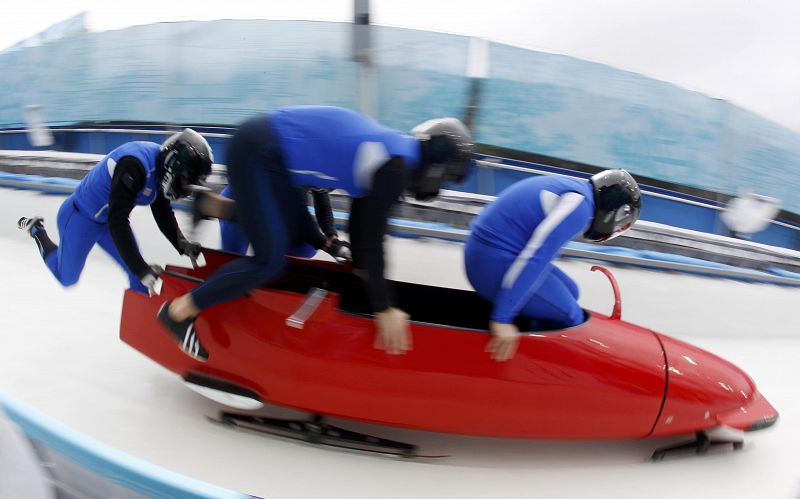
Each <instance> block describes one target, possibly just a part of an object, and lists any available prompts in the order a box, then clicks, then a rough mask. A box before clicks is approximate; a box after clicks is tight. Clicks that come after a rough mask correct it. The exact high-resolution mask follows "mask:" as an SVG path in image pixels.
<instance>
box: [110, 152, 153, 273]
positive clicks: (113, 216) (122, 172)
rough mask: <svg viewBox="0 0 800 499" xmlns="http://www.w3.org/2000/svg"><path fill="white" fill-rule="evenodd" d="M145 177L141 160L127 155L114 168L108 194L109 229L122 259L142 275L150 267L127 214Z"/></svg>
mask: <svg viewBox="0 0 800 499" xmlns="http://www.w3.org/2000/svg"><path fill="white" fill-rule="evenodd" d="M146 179H147V178H146V176H145V173H144V166H142V164H141V163H140V162H139V160H138V159H136V158H134V157H132V156H125V157H123V158H121V159H120V160H119V162H118V163H117V166H116V168H115V169H114V176H113V177H111V192H109V194H108V231H109V232H110V233H111V239H112V240H113V241H114V245H115V246H116V247H117V251H118V252H119V255H120V256H121V257H122V260H123V261H124V262H125V264H126V265H127V266H128V268H129V269H130V270H131V272H133V273H134V274H136V275H137V276H139V277H141V276H143V275H145V274H146V273H147V271H148V270H149V268H150V267H149V266H148V265H147V263H145V261H144V259H143V258H142V255H141V253H139V249H138V248H137V247H136V240H135V239H134V238H133V231H131V224H130V221H129V220H128V217H129V216H130V214H131V211H132V210H133V207H134V206H136V195H137V194H138V193H139V191H140V190H141V189H142V188H143V187H144V184H145V181H146Z"/></svg>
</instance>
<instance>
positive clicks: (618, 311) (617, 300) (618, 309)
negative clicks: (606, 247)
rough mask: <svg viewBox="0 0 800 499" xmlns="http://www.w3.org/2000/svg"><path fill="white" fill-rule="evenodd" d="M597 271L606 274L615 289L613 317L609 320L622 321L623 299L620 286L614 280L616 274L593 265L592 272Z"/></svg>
mask: <svg viewBox="0 0 800 499" xmlns="http://www.w3.org/2000/svg"><path fill="white" fill-rule="evenodd" d="M595 270H599V271H600V272H602V273H604V274H605V275H606V277H608V280H609V281H611V287H612V288H613V289H614V310H612V311H611V316H610V317H609V319H612V320H620V319H621V318H622V298H621V297H620V296H619V286H617V280H616V279H615V278H614V274H612V273H611V271H610V270H608V269H607V268H605V267H601V266H599V265H592V272H594V271H595Z"/></svg>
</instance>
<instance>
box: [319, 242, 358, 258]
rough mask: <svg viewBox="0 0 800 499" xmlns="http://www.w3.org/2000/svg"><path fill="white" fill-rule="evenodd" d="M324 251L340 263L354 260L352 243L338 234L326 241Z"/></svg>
mask: <svg viewBox="0 0 800 499" xmlns="http://www.w3.org/2000/svg"><path fill="white" fill-rule="evenodd" d="M322 249H323V251H325V252H326V253H328V254H329V255H331V256H332V257H333V258H335V259H336V261H337V262H339V263H344V262H352V261H353V253H352V252H351V251H350V243H348V242H347V241H342V240H340V239H339V238H338V237H336V236H332V237H331V238H330V239H328V242H326V243H325V247H324V248H322Z"/></svg>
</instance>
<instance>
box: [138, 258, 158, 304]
mask: <svg viewBox="0 0 800 499" xmlns="http://www.w3.org/2000/svg"><path fill="white" fill-rule="evenodd" d="M162 272H164V268H163V267H162V266H161V265H150V267H149V268H148V269H147V272H145V273H144V275H141V276H139V280H140V281H142V284H143V285H144V287H146V288H147V292H148V294H149V295H150V296H153V295H158V294H161V274H162Z"/></svg>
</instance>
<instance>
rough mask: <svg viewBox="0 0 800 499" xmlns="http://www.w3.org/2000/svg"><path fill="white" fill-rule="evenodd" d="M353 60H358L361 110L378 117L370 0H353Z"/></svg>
mask: <svg viewBox="0 0 800 499" xmlns="http://www.w3.org/2000/svg"><path fill="white" fill-rule="evenodd" d="M353 60H355V61H356V62H358V93H359V95H358V98H359V110H360V111H361V112H362V113H363V114H366V115H367V116H371V117H373V118H377V111H378V106H377V89H376V86H377V75H376V71H375V65H374V63H373V60H372V40H371V37H370V20H369V0H353Z"/></svg>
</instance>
